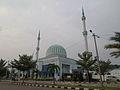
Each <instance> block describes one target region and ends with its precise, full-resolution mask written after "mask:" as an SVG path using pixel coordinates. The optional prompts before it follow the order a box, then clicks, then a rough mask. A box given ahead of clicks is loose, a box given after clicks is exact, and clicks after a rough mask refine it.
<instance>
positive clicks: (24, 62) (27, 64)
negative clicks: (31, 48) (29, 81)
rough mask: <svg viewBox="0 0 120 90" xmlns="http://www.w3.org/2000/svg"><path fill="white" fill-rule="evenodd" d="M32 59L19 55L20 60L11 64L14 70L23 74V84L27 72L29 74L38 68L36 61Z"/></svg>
mask: <svg viewBox="0 0 120 90" xmlns="http://www.w3.org/2000/svg"><path fill="white" fill-rule="evenodd" d="M32 58H33V57H32V56H27V55H22V56H21V55H19V60H16V59H14V61H12V62H11V66H12V68H16V69H17V70H19V71H22V72H23V82H24V78H25V72H28V71H30V70H32V69H34V68H35V67H36V61H33V60H32Z"/></svg>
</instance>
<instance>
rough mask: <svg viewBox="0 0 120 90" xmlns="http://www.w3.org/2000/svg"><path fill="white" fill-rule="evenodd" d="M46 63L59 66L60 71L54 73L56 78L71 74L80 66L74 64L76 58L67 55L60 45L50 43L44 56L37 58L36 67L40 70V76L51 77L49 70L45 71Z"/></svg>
mask: <svg viewBox="0 0 120 90" xmlns="http://www.w3.org/2000/svg"><path fill="white" fill-rule="evenodd" d="M48 64H55V65H58V66H59V67H60V71H59V72H58V73H56V74H55V75H54V77H55V78H56V79H59V78H61V77H62V76H68V75H70V74H72V71H73V70H75V69H79V68H81V67H80V65H77V64H76V60H74V59H70V58H68V57H67V53H66V50H65V49H64V48H63V47H62V46H60V45H52V46H50V47H49V48H48V50H47V51H46V57H43V58H40V59H39V60H38V68H39V70H40V71H41V72H42V76H41V77H52V76H53V75H51V73H50V72H48V71H47V67H48Z"/></svg>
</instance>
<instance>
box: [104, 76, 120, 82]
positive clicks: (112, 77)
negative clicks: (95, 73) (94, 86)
mask: <svg viewBox="0 0 120 90" xmlns="http://www.w3.org/2000/svg"><path fill="white" fill-rule="evenodd" d="M106 81H120V79H119V78H118V77H116V76H107V78H106Z"/></svg>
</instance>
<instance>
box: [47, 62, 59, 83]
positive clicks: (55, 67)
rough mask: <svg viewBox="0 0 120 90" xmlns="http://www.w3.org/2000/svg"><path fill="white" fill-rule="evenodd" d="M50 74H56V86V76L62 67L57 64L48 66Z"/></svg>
mask: <svg viewBox="0 0 120 90" xmlns="http://www.w3.org/2000/svg"><path fill="white" fill-rule="evenodd" d="M47 70H48V72H50V73H52V74H54V75H53V80H54V82H53V83H54V84H55V78H54V77H55V74H56V73H58V72H59V71H60V67H59V66H58V65H55V64H48V68H47Z"/></svg>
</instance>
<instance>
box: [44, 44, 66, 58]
mask: <svg viewBox="0 0 120 90" xmlns="http://www.w3.org/2000/svg"><path fill="white" fill-rule="evenodd" d="M54 56H59V57H64V58H66V57H67V53H66V50H65V49H64V48H63V47H62V46H60V45H52V46H50V47H49V48H48V49H47V52H46V57H54Z"/></svg>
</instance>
